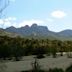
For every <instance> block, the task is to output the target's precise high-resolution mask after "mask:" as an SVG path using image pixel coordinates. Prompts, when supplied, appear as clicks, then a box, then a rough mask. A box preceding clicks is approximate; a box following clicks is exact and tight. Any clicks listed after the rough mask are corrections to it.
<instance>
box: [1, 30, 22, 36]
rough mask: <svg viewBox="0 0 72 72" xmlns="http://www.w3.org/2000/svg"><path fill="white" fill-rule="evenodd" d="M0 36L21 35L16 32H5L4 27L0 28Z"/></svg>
mask: <svg viewBox="0 0 72 72" xmlns="http://www.w3.org/2000/svg"><path fill="white" fill-rule="evenodd" d="M0 36H9V37H17V36H21V35H19V34H17V33H11V32H7V31H5V30H4V29H0Z"/></svg>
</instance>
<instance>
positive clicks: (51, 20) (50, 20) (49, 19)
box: [46, 18, 54, 22]
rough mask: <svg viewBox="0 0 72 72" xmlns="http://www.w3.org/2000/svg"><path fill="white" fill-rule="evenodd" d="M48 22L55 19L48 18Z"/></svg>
mask: <svg viewBox="0 0 72 72" xmlns="http://www.w3.org/2000/svg"><path fill="white" fill-rule="evenodd" d="M46 20H47V21H48V22H53V21H54V20H53V19H51V18H48V19H46Z"/></svg>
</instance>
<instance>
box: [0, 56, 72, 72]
mask: <svg viewBox="0 0 72 72" xmlns="http://www.w3.org/2000/svg"><path fill="white" fill-rule="evenodd" d="M33 62H34V56H25V57H23V59H22V61H7V62H5V63H4V64H5V65H6V66H7V67H6V72H20V71H24V70H30V69H32V65H31V64H32V63H33ZM38 62H39V65H40V67H41V69H44V70H48V69H49V68H55V67H57V68H62V69H66V68H67V67H68V66H69V65H70V64H71V63H72V58H67V56H66V55H65V56H62V57H57V58H52V57H49V56H46V58H43V59H38ZM0 64H1V63H0Z"/></svg>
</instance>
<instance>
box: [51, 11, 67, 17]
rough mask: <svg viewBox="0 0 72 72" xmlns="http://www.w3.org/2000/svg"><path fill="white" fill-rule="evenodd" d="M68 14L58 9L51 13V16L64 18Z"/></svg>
mask: <svg viewBox="0 0 72 72" xmlns="http://www.w3.org/2000/svg"><path fill="white" fill-rule="evenodd" d="M66 15H67V14H66V13H65V12H64V11H60V10H56V11H53V12H52V13H51V16H52V17H54V18H63V17H65V16H66Z"/></svg>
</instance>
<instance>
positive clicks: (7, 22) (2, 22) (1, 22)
mask: <svg viewBox="0 0 72 72" xmlns="http://www.w3.org/2000/svg"><path fill="white" fill-rule="evenodd" d="M15 21H16V18H15V17H8V18H5V19H0V27H2V28H6V27H9V26H16V25H17V24H16V22H15Z"/></svg>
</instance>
